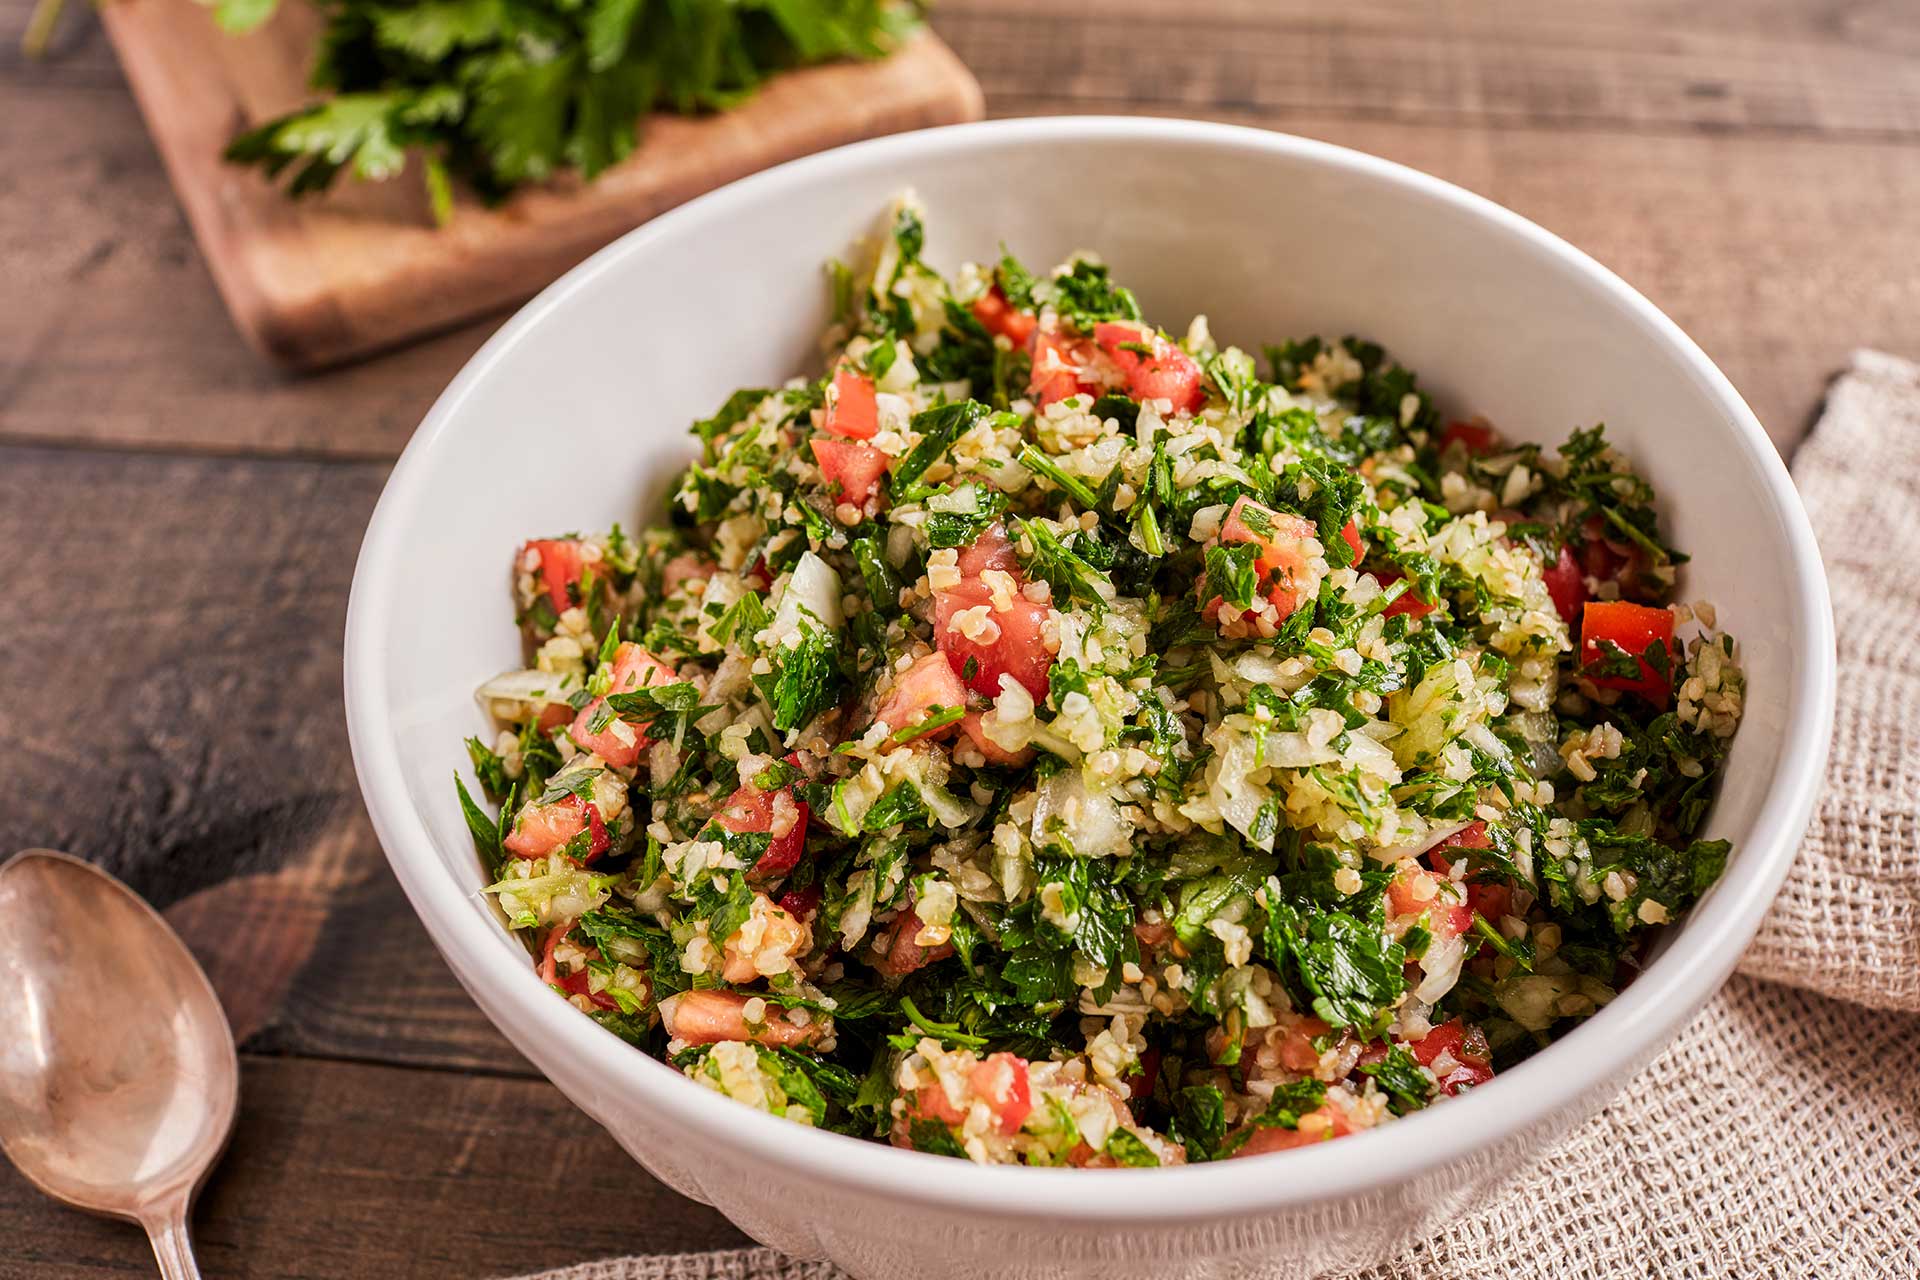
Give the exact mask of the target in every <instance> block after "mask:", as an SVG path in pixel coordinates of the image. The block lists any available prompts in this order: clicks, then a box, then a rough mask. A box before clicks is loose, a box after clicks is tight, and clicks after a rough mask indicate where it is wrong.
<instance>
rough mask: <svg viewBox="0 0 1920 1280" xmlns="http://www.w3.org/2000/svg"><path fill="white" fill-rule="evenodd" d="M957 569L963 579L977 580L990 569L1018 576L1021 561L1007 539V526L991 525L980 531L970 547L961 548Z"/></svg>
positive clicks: (957, 559)
mask: <svg viewBox="0 0 1920 1280" xmlns="http://www.w3.org/2000/svg"><path fill="white" fill-rule="evenodd" d="M954 563H955V567H957V568H958V569H959V570H960V576H961V577H963V578H977V577H979V576H980V575H981V574H983V573H985V572H986V571H987V570H989V569H1000V570H1003V571H1005V572H1007V573H1011V574H1015V575H1018V574H1019V572H1020V561H1019V559H1018V557H1016V556H1015V555H1014V553H1013V542H1012V541H1011V540H1010V539H1009V538H1008V537H1007V529H1006V526H1005V525H1000V524H990V525H988V526H987V527H986V528H985V529H982V530H981V531H980V536H979V537H977V538H975V539H974V540H973V543H972V544H971V545H970V546H965V547H962V548H960V552H959V555H958V556H957V557H956V558H955V561H954Z"/></svg>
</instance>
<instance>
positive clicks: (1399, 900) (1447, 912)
mask: <svg viewBox="0 0 1920 1280" xmlns="http://www.w3.org/2000/svg"><path fill="white" fill-rule="evenodd" d="M1387 907H1388V910H1389V911H1390V912H1391V913H1392V914H1393V915H1395V916H1417V915H1420V914H1422V913H1423V912H1424V913H1425V914H1426V917H1427V927H1428V929H1430V930H1431V931H1432V932H1433V933H1434V935H1435V936H1436V937H1442V938H1457V937H1459V936H1460V935H1461V934H1463V933H1465V932H1466V931H1467V930H1468V929H1471V928H1472V927H1473V908H1472V907H1470V906H1468V905H1467V904H1466V903H1465V902H1462V901H1460V900H1459V899H1457V898H1455V897H1453V896H1452V895H1451V894H1449V893H1448V892H1447V891H1446V890H1445V889H1443V888H1441V886H1440V880H1439V878H1438V877H1436V876H1435V875H1434V874H1433V873H1432V872H1430V871H1423V870H1420V869H1418V868H1414V869H1411V870H1407V871H1402V872H1401V873H1400V874H1399V875H1397V876H1395V877H1394V878H1393V880H1392V882H1391V883H1390V884H1388V885H1387Z"/></svg>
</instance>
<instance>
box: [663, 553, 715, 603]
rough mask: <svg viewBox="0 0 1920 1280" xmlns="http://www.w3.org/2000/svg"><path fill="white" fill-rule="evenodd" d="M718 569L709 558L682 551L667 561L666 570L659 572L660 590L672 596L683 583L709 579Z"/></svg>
mask: <svg viewBox="0 0 1920 1280" xmlns="http://www.w3.org/2000/svg"><path fill="white" fill-rule="evenodd" d="M718 567H719V566H718V565H716V564H714V562H713V560H712V558H711V557H709V556H703V555H701V554H700V553H699V552H697V551H683V552H681V553H680V554H679V555H677V556H675V557H674V558H673V559H671V560H669V561H667V565H666V568H664V569H662V570H661V571H660V590H661V591H662V592H663V593H665V594H667V595H672V594H673V593H674V592H676V591H678V590H679V589H680V588H681V586H682V585H683V584H685V583H688V582H697V581H704V580H706V579H708V578H711V577H712V576H713V573H714V570H715V569H717V568H718Z"/></svg>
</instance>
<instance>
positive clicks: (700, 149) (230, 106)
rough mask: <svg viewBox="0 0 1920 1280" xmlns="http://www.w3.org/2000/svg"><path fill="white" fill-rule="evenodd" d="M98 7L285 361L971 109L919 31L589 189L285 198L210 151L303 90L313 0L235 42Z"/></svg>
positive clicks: (208, 244) (256, 334) (167, 158)
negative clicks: (714, 193)
mask: <svg viewBox="0 0 1920 1280" xmlns="http://www.w3.org/2000/svg"><path fill="white" fill-rule="evenodd" d="M100 13H101V17H102V20H103V21H104V22H105V24H106V28H107V34H108V36H109V37H110V38H111V39H112V41H113V45H114V49H115V50H116V52H117V53H118V54H119V57H120V63H121V65H122V66H123V67H124V68H125V70H126V74H127V80H128V82H129V83H130V84H131V85H132V87H133V92H134V96H135V98H136V99H137V100H138V101H139V104H140V110H141V112H142V114H143V115H144V116H145V117H146V121H147V128H148V130H149V131H150V132H151V133H152V134H153V139H154V143H155V144H156V145H157V147H158V148H159V151H160V155H161V158H162V160H163V161H164V162H165V163H166V167H167V173H168V175H169V176H170V177H171V178H172V180H173V186H174V190H175V192H176V193H177V194H178V195H179V197H180V203H181V205H182V206H183V207H184V208H185V210H186V213H187V219H188V221H189V222H191V223H192V225H193V230H194V235H195V236H196V237H197V238H198V239H199V242H200V249H201V252H202V253H204V254H205V255H206V259H207V264H208V266H209V267H210V268H211V269H212V271H213V278H214V281H215V283H216V284H217V285H218V286H219V289H220V293H221V296H222V297H223V298H224V299H225V300H226V304H227V309H228V311H229V312H231V313H232V315H233V319H234V323H235V324H236V325H238V326H239V329H240V332H241V333H242V334H243V335H244V336H245V337H246V338H247V340H248V341H249V342H250V343H252V344H253V346H254V347H255V348H257V349H258V350H259V351H260V352H261V353H262V354H263V355H265V356H267V357H268V358H270V359H272V360H274V361H276V362H278V363H280V364H283V365H286V366H289V367H293V368H313V367H315V366H319V365H325V364H331V363H335V362H338V361H341V360H345V359H349V358H351V357H354V356H358V355H364V354H366V353H367V352H370V351H374V350H377V349H379V348H381V347H385V346H391V345H393V344H395V343H398V342H401V341H403V340H405V339H408V338H414V337H419V336H421V335H423V334H427V333H431V332H433V331H435V330H438V329H445V328H447V327H449V326H451V325H454V324H456V323H458V322H460V321H462V320H468V319H471V318H473V317H475V316H479V315H484V314H486V313H487V312H490V311H496V310H499V309H501V308H504V307H506V306H508V305H511V304H513V303H516V302H519V301H522V300H523V299H525V298H528V297H531V296H532V295H533V294H534V293H536V292H538V291H539V290H540V289H541V288H542V287H544V286H545V285H546V284H548V283H549V282H550V281H552V280H553V279H554V278H555V277H556V276H558V275H560V274H561V273H562V272H563V271H565V270H566V269H567V268H569V267H571V266H573V265H574V264H575V263H576V262H579V261H580V260H581V259H582V258H584V257H586V256H587V255H588V254H590V253H592V252H593V251H594V250H596V249H598V248H600V247H601V246H602V245H604V244H606V243H607V242H608V241H610V240H612V239H614V238H615V237H616V236H618V235H620V234H621V233H623V232H625V231H628V230H630V229H631V228H633V227H635V226H638V225H639V224H640V223H642V222H645V221H646V220H647V219H649V218H651V217H653V216H654V215H655V214H658V213H660V212H662V211H664V210H666V209H669V208H672V207H673V206H674V205H677V204H680V203H682V202H684V201H686V200H688V199H691V198H692V197H694V196H696V195H699V194H700V193H701V192H703V191H709V190H711V189H713V188H714V187H717V186H720V185H722V184H723V183H727V182H731V181H732V180H733V179H735V178H738V177H741V176H743V175H745V174H748V173H752V172H754V171H756V170H759V169H764V168H766V167H767V166H769V165H773V164H778V163H780V162H781V161H783V160H790V159H793V158H794V157H796V156H801V155H806V154H807V153H809V152H813V151H819V150H822V149H824V148H827V147H834V146H839V145H841V144H842V143H847V142H853V141H856V140H858V139H861V138H870V137H875V136H878V135H880V134H886V133H897V132H900V131H902V130H905V129H919V128H925V127H928V126H931V125H941V124H955V123H958V122H961V121H966V120H977V119H979V118H980V114H981V96H980V86H979V84H978V83H977V82H976V81H975V80H974V78H973V76H972V74H971V73H969V72H968V71H967V69H966V67H965V66H963V65H962V64H961V62H960V60H959V59H958V58H956V57H955V56H954V54H953V51H952V50H950V49H948V48H947V46H946V45H944V44H942V43H941V42H940V40H939V39H938V38H936V37H935V36H934V35H933V34H932V33H930V32H923V33H922V34H920V35H919V36H917V37H915V38H914V39H913V40H912V41H910V42H909V43H908V45H907V46H906V47H905V48H903V49H901V50H900V51H899V52H897V53H896V54H894V55H893V56H892V57H890V58H887V59H885V60H883V61H880V62H874V63H841V64H834V65H828V66H820V67H812V68H808V69H805V70H801V71H793V72H788V73H786V74H785V75H782V76H777V77H775V78H774V79H773V80H771V81H770V82H769V83H768V84H767V85H766V86H764V87H763V89H762V90H761V92H760V93H759V94H758V95H757V96H756V97H755V98H754V99H753V100H752V101H751V102H749V103H748V104H747V105H745V106H744V107H741V108H740V109H738V110H735V111H731V112H727V113H725V114H722V115H715V116H705V117H699V118H692V119H689V118H686V117H679V116H659V117H656V118H654V119H653V120H651V121H649V122H648V124H647V126H646V131H645V136H644V139H643V140H642V142H641V145H640V146H639V147H638V148H637V149H636V151H635V153H634V155H632V156H630V157H629V158H628V159H627V160H626V161H625V162H623V163H622V164H620V165H618V166H616V167H615V168H613V169H610V170H608V171H607V172H605V173H603V174H601V175H600V177H599V179H598V180H597V181H595V182H592V183H582V182H580V181H578V180H577V179H575V178H571V177H569V178H565V179H561V180H558V181H555V182H553V183H550V184H547V185H544V186H541V187H539V188H529V189H526V190H523V191H522V192H520V193H518V194H517V195H515V196H514V197H513V198H512V199H511V200H509V201H508V202H506V203H505V204H503V205H500V206H497V207H495V208H491V209H489V208H486V207H485V206H483V205H481V204H480V203H479V202H478V201H477V200H476V199H474V198H473V197H472V196H470V195H467V194H464V193H462V194H461V195H460V196H459V198H458V207H457V208H456V210H455V213H454V217H453V220H452V222H451V223H450V224H449V225H447V226H444V227H436V226H435V225H434V222H433V218H432V215H431V213H430V212H429V210H428V206H427V198H426V193H425V190H424V187H423V185H422V183H421V181H420V175H419V172H418V170H417V168H410V169H409V170H408V172H407V173H405V174H403V175H401V176H400V177H398V178H396V179H394V180H393V181H391V182H386V183H378V184H361V183H347V182H342V183H341V184H340V185H339V187H338V188H337V189H336V190H335V191H332V192H329V193H327V194H326V195H324V196H320V197H317V198H315V197H309V198H306V199H303V200H301V201H298V202H295V201H292V200H289V199H288V198H287V197H286V196H285V195H284V194H283V193H282V192H280V191H278V190H276V189H275V188H273V187H272V186H270V185H269V184H268V183H267V181H266V180H265V179H264V178H263V177H261V176H259V175H258V174H256V173H254V172H252V171H248V170H243V169H239V168H236V167H234V166H232V165H229V164H227V163H225V162H224V161H223V160H221V158H220V151H221V148H222V147H224V146H225V145H226V142H227V140H228V139H229V138H231V137H232V136H233V135H234V134H235V133H236V132H238V131H239V130H241V129H244V128H248V127H251V126H252V125H254V124H257V123H259V122H261V121H264V120H267V119H269V118H271V117H273V116H276V115H280V114H281V113H283V112H285V111H288V110H290V109H292V108H294V107H297V106H299V105H301V104H302V103H304V102H306V101H307V100H308V94H307V91H306V89H305V85H306V82H307V73H308V68H309V65H310V62H311V56H310V55H311V51H312V48H313V41H314V38H315V36H316V34H317V32H318V30H319V26H320V23H319V19H318V16H317V14H316V13H315V12H314V11H313V9H312V8H311V7H310V6H308V5H306V4H304V3H301V2H300V0H285V3H283V4H282V6H281V9H280V12H279V13H278V14H277V15H276V17H275V18H274V19H273V21H272V22H270V23H268V24H267V25H266V26H265V27H263V28H261V29H260V30H258V31H255V32H253V33H251V34H249V35H245V36H231V35H228V34H226V33H225V32H223V31H221V30H220V29H219V28H218V27H216V26H215V25H214V23H213V19H212V17H211V15H210V13H209V11H208V10H207V9H206V8H205V7H203V6H202V5H200V4H197V3H195V2H194V0H106V2H105V3H103V4H102V5H101V6H100Z"/></svg>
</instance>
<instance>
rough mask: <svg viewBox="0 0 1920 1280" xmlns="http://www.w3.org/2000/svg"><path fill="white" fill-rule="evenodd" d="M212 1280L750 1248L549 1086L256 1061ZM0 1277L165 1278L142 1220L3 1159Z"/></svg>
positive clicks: (206, 1266)
mask: <svg viewBox="0 0 1920 1280" xmlns="http://www.w3.org/2000/svg"><path fill="white" fill-rule="evenodd" d="M193 1231H194V1238H195V1245H196V1248H197V1249H198V1252H199V1259H200V1264H201V1267H202V1269H203V1270H204V1271H205V1273H206V1274H207V1275H209V1276H253V1277H262V1278H265V1277H280V1276H287V1277H292V1276H299V1277H307V1278H309V1280H328V1278H331V1277H339V1278H340V1280H365V1278H366V1277H371V1276H380V1277H396V1278H398V1277H422V1278H423V1280H424V1278H426V1277H441V1276H501V1275H513V1274H519V1273H523V1272H527V1271H533V1270H538V1269H542V1268H546V1267H557V1266H565V1265H569V1264H571V1263H575V1262H585V1261H589V1260H591V1259H595V1258H603V1257H609V1256H614V1255H618V1254H630V1253H640V1252H648V1253H671V1252H682V1251H695V1250H705V1249H720V1248H734V1247H739V1246H741V1245H745V1244H747V1243H750V1242H749V1241H748V1240H747V1239H746V1238H745V1237H744V1236H742V1235H741V1234H740V1233H739V1231H737V1230H736V1229H735V1228H734V1227H733V1226H732V1225H731V1224H729V1223H728V1222H727V1221H726V1220H725V1219H724V1218H722V1217H721V1216H720V1215H719V1214H718V1213H716V1212H714V1211H713V1210H712V1209H709V1208H706V1207H705V1206H703V1205H698V1204H695V1203H694V1202H692V1201H690V1200H687V1199H684V1198H683V1197H681V1196H679V1195H678V1194H676V1193H675V1192H673V1191H670V1190H668V1189H667V1188H666V1187H664V1186H662V1185H661V1184H660V1183H658V1182H656V1181H655V1180H654V1179H653V1178H652V1177H650V1176H649V1175H648V1174H647V1173H646V1172H645V1171H644V1170H643V1169H641V1168H640V1166H639V1165H637V1164H635V1163H634V1162H633V1161H632V1160H631V1159H630V1158H628V1156H627V1155H626V1153H625V1152H624V1151H622V1150H621V1149H620V1148H619V1146H618V1145H617V1144H616V1143H615V1142H614V1140H613V1139H612V1138H611V1137H609V1136H608V1135H607V1133H606V1132H605V1131H604V1130H602V1129H601V1128H600V1127H599V1126H598V1125H596V1124H595V1123H594V1122H593V1121H592V1120H590V1119H588V1118H587V1117H586V1115H585V1114H583V1113H582V1112H580V1111H578V1110H576V1109H575V1108H574V1107H573V1105H572V1104H571V1103H569V1102H568V1101H567V1100H566V1099H565V1098H564V1097H562V1096H561V1094H560V1092H559V1091H558V1090H557V1089H555V1088H554V1087H553V1086H552V1085H549V1084H547V1083H546V1082H545V1081H537V1080H515V1079H503V1078H499V1077H490V1076H460V1075H451V1074H448V1073H445V1072H438V1071H409V1070H404V1069H398V1068H392V1067H381V1066H372V1065H368V1064H363V1063H347V1062H312V1061H303V1060H299V1059H280V1058H270V1057H260V1056H257V1055H246V1056H243V1058H242V1060H241V1085H240V1119H239V1124H238V1127H237V1129H236V1131H235V1134H234V1139H233V1145H232V1146H231V1147H230V1148H229V1149H228V1151H227V1154H226V1157H225V1159H224V1160H223V1161H222V1162H221V1164H220V1167H219V1169H218V1170H217V1172H216V1173H215V1174H214V1176H213V1179H212V1180H211V1181H210V1182H209V1183H208V1185H207V1188H206V1190H205V1192H204V1193H203V1194H202V1196H201V1198H200V1203H199V1206H198V1208H197V1210H196V1212H195V1214H194V1221H193ZM0 1241H5V1242H6V1245H5V1248H3V1249H0V1280H27V1278H28V1277H32V1278H33V1280H78V1278H80V1277H95V1276H101V1275H107V1274H125V1275H135V1276H139V1275H149V1276H150V1275H152V1274H153V1262H152V1256H151V1255H150V1254H149V1253H148V1252H147V1246H146V1241H145V1238H144V1237H143V1236H141V1234H140V1233H139V1231H138V1229H136V1228H135V1227H133V1226H131V1225H129V1224H125V1223H118V1222H110V1221H106V1220H104V1219H99V1218H93V1217H89V1216H87V1215H86V1214H82V1213H79V1212H77V1211H74V1210H71V1209H66V1208H63V1207H60V1206H56V1205H54V1204H53V1203H52V1202H50V1201H48V1200H47V1199H45V1198H44V1197H42V1196H41V1195H40V1194H39V1193H38V1192H37V1191H35V1190H33V1188H32V1187H30V1186H29V1185H28V1184H27V1182H26V1181H25V1179H23V1178H21V1177H20V1175H19V1174H18V1173H16V1172H15V1171H14V1170H13V1168H12V1167H11V1166H9V1165H7V1164H6V1163H5V1162H4V1161H0Z"/></svg>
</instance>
